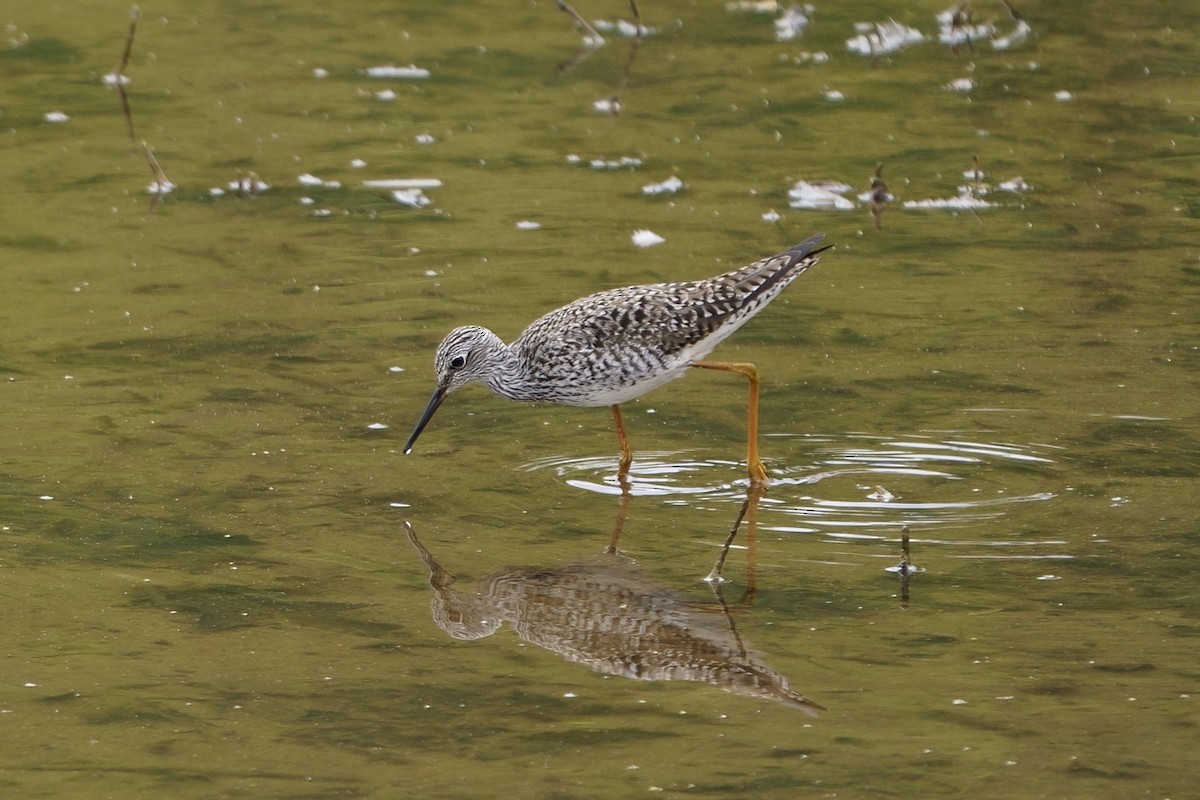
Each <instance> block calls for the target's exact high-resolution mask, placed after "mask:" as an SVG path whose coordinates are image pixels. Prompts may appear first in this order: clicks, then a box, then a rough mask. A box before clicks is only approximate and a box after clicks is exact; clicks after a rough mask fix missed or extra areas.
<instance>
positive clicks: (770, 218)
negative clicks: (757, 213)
mask: <svg viewBox="0 0 1200 800" xmlns="http://www.w3.org/2000/svg"><path fill="white" fill-rule="evenodd" d="M781 219H783V217H781V216H779V212H778V211H776V210H775V209H773V208H772V209H771V210H770V211H768V212H766V213H765V214H763V215H762V221H763V222H779V220H781Z"/></svg>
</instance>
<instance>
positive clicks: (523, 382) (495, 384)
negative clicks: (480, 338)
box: [480, 340, 535, 400]
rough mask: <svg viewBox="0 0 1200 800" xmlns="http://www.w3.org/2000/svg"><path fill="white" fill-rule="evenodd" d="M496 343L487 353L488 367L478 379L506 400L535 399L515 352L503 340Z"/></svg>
mask: <svg viewBox="0 0 1200 800" xmlns="http://www.w3.org/2000/svg"><path fill="white" fill-rule="evenodd" d="M497 344H498V346H497V347H493V348H491V349H490V351H489V353H488V369H487V372H485V373H484V374H483V376H482V377H481V378H480V381H481V382H482V383H483V385H484V386H486V387H487V388H488V389H490V390H491V391H492V392H493V393H495V394H498V395H500V396H501V397H503V398H505V399H507V400H533V399H535V398H533V397H531V396H530V394H529V391H528V388H529V379H528V376H527V375H526V373H525V370H524V368H523V367H522V366H521V361H520V359H519V358H517V354H516V353H514V352H513V350H512V348H510V347H509V346H508V345H506V344H504V343H503V342H500V341H499V340H497Z"/></svg>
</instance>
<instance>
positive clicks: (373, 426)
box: [367, 422, 388, 431]
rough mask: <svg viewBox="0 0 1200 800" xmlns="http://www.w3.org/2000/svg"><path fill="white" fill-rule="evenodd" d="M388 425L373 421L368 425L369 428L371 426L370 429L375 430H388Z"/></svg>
mask: <svg viewBox="0 0 1200 800" xmlns="http://www.w3.org/2000/svg"><path fill="white" fill-rule="evenodd" d="M387 427H388V426H387V424H386V423H383V422H372V423H371V424H370V425H368V426H367V428H369V429H370V430H373V431H386V430H387Z"/></svg>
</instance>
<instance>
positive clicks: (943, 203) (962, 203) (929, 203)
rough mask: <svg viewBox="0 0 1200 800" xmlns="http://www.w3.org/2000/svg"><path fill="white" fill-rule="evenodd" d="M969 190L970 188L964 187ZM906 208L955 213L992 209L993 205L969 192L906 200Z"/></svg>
mask: <svg viewBox="0 0 1200 800" xmlns="http://www.w3.org/2000/svg"><path fill="white" fill-rule="evenodd" d="M963 188H969V187H963ZM904 207H905V208H943V209H950V210H954V211H964V210H968V209H973V208H991V207H992V204H991V203H989V202H987V201H986V200H984V199H982V198H980V197H976V196H975V195H974V193H972V192H970V191H967V192H961V193H960V194H959V195H958V196H957V197H945V198H941V197H937V198H928V199H925V200H905V201H904Z"/></svg>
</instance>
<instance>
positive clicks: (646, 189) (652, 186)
mask: <svg viewBox="0 0 1200 800" xmlns="http://www.w3.org/2000/svg"><path fill="white" fill-rule="evenodd" d="M682 188H683V181H681V180H680V179H679V178H677V177H676V176H674V175H672V176H671V177H669V178H667V179H666V180H665V181H663V182H662V183H648V184H646V185H645V186H643V187H642V194H648V195H656V194H675V193H677V192H678V191H679V190H680V189H682Z"/></svg>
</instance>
